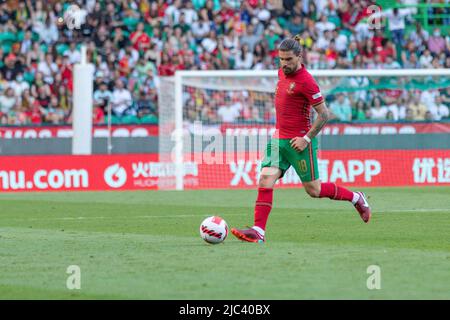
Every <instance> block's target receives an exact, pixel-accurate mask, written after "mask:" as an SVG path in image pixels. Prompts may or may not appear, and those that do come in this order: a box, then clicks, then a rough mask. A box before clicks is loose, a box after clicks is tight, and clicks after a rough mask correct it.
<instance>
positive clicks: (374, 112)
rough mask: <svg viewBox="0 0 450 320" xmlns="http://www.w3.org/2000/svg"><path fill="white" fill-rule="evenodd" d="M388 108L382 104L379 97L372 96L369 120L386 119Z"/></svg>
mask: <svg viewBox="0 0 450 320" xmlns="http://www.w3.org/2000/svg"><path fill="white" fill-rule="evenodd" d="M387 112H388V109H387V108H386V106H384V105H382V102H381V99H380V98H374V99H373V100H372V106H371V108H370V119H371V120H386V115H387Z"/></svg>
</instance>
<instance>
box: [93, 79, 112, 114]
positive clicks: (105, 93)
mask: <svg viewBox="0 0 450 320" xmlns="http://www.w3.org/2000/svg"><path fill="white" fill-rule="evenodd" d="M112 98H113V96H112V93H111V91H109V90H108V84H107V83H106V82H102V83H101V84H100V86H99V88H98V89H97V90H95V91H94V106H97V107H99V108H100V109H102V110H103V111H105V112H106V111H107V109H106V108H107V106H108V103H110V102H111V101H112Z"/></svg>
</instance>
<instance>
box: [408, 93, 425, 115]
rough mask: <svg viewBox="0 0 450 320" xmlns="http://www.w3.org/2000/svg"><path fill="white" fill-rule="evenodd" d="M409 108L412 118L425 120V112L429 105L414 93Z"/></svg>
mask: <svg viewBox="0 0 450 320" xmlns="http://www.w3.org/2000/svg"><path fill="white" fill-rule="evenodd" d="M408 109H409V110H411V113H412V114H411V119H410V120H415V121H421V120H425V113H426V112H427V107H426V106H425V105H424V104H423V103H422V102H420V96H419V95H417V94H413V96H412V99H411V102H410V103H409V105H408Z"/></svg>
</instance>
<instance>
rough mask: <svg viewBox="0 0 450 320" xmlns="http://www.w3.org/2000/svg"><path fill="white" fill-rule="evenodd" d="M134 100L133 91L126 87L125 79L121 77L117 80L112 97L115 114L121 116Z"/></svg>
mask: <svg viewBox="0 0 450 320" xmlns="http://www.w3.org/2000/svg"><path fill="white" fill-rule="evenodd" d="M132 102H133V100H132V98H131V93H130V91H129V90H128V89H126V88H125V86H124V83H123V81H122V80H120V79H118V80H116V83H115V87H114V91H113V93H112V99H111V107H112V112H113V113H114V115H116V116H119V117H120V116H123V115H124V114H125V111H126V110H127V109H128V108H129V107H130V106H131V104H132Z"/></svg>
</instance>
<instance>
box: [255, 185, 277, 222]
mask: <svg viewBox="0 0 450 320" xmlns="http://www.w3.org/2000/svg"><path fill="white" fill-rule="evenodd" d="M272 200H273V189H269V188H258V197H257V198H256V203H255V226H256V227H259V228H261V229H262V230H266V223H267V219H268V218H269V214H270V210H272Z"/></svg>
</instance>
